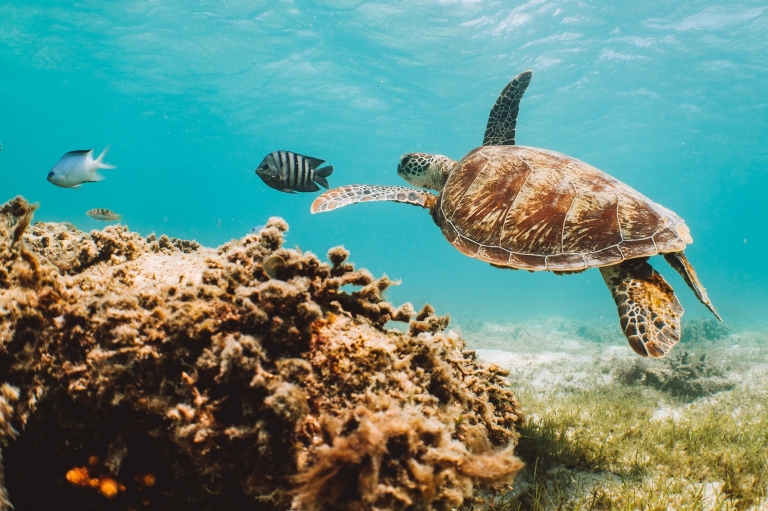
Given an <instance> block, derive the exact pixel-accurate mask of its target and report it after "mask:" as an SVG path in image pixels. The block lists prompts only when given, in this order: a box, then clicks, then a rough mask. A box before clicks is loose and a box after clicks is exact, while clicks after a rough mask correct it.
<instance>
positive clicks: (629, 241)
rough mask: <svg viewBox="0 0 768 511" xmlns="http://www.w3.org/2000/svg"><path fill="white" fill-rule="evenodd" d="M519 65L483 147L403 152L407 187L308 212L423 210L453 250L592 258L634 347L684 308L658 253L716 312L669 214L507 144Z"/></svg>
mask: <svg viewBox="0 0 768 511" xmlns="http://www.w3.org/2000/svg"><path fill="white" fill-rule="evenodd" d="M532 75H533V72H532V71H525V72H523V73H521V74H520V75H518V76H517V77H515V79H514V80H512V81H511V82H510V83H509V84H508V85H507V86H506V87H505V88H504V90H503V91H502V92H501V95H500V96H499V99H498V100H497V101H496V104H495V105H494V106H493V108H492V109H491V114H490V117H489V119H488V125H487V127H486V130H485V138H484V139H483V145H482V146H481V147H478V148H476V149H473V150H472V151H470V152H469V153H468V154H467V155H466V156H464V158H462V159H461V160H460V161H458V162H456V161H453V160H451V159H450V158H448V157H446V156H442V155H431V154H423V153H408V154H405V155H403V156H402V157H401V158H400V162H399V165H398V168H397V173H398V174H399V175H400V176H401V177H402V178H403V179H405V180H406V181H408V182H409V183H410V184H412V185H414V186H418V187H421V188H426V189H429V190H435V191H437V192H439V194H438V195H437V196H435V195H434V194H432V193H430V192H428V191H426V190H422V189H416V188H409V187H404V186H377V185H348V186H342V187H340V188H335V189H333V190H329V191H327V192H325V193H323V194H322V195H320V196H319V197H318V198H317V199H316V200H315V201H314V202H313V204H312V209H311V211H312V213H320V212H325V211H331V210H334V209H337V208H340V207H342V206H346V205H349V204H355V203H357V202H370V201H395V202H405V203H408V204H413V205H417V206H421V207H423V208H426V209H428V210H429V211H430V213H431V214H432V218H433V220H434V221H435V223H436V224H437V225H438V226H439V227H440V229H441V230H442V231H443V235H445V237H446V239H447V240H448V241H449V242H450V243H451V244H453V246H454V247H456V248H457V249H458V250H459V251H460V252H462V253H463V254H466V255H468V256H470V257H474V258H476V259H481V260H483V261H487V262H489V263H490V264H491V265H492V266H495V267H497V268H512V269H525V270H530V271H537V270H549V271H553V272H555V273H578V272H581V271H584V270H586V269H587V268H593V267H598V268H599V269H600V273H601V275H602V276H603V279H604V280H605V283H606V285H607V286H608V288H609V289H610V291H611V294H612V295H613V299H614V301H615V302H616V305H617V307H618V311H619V318H620V321H621V328H622V330H623V332H624V335H626V337H627V339H628V340H629V344H630V345H631V346H632V349H634V350H635V351H636V352H637V353H639V354H640V355H643V356H651V357H663V356H664V355H666V354H667V353H668V352H669V351H670V350H671V349H672V348H673V347H674V345H675V344H676V343H677V342H678V341H679V340H680V333H681V330H680V318H681V317H682V315H683V307H682V306H681V305H680V302H679V301H678V299H677V297H676V296H675V293H674V291H673V290H672V287H671V286H670V285H669V284H668V283H667V282H666V281H665V280H664V278H663V277H662V276H661V274H659V273H658V272H657V271H656V270H654V269H653V268H652V267H651V265H650V264H648V261H647V260H648V257H649V256H652V255H655V254H662V255H663V256H664V258H665V259H666V260H667V262H668V263H669V264H670V265H671V266H672V268H674V269H675V270H676V271H677V272H678V273H679V274H680V275H681V276H682V277H683V279H684V280H685V282H686V283H687V284H688V286H689V287H690V288H691V289H692V290H693V292H694V294H695V295H696V297H697V298H698V299H699V301H700V302H701V303H703V304H704V305H705V306H706V307H707V308H708V309H709V310H710V311H712V313H713V314H714V315H715V316H716V317H717V318H718V319H720V320H721V321H722V319H721V318H720V316H719V315H718V313H717V311H716V310H715V307H714V306H713V305H712V302H711V301H710V300H709V297H708V296H707V292H706V290H705V289H704V286H702V285H701V282H699V279H698V277H697V276H696V272H695V271H694V270H693V267H692V266H691V264H690V263H689V262H688V260H687V259H686V257H685V254H684V253H683V249H684V248H685V246H686V245H687V244H689V243H692V242H693V239H692V238H691V235H690V231H689V229H688V226H687V225H685V222H684V221H683V219H682V218H680V217H679V216H678V215H677V214H675V213H674V212H672V211H670V210H669V209H667V208H665V207H664V206H661V205H660V204H656V203H655V202H653V201H651V200H650V199H648V198H647V197H645V196H644V195H642V194H641V193H639V192H637V191H636V190H634V189H632V188H630V187H629V186H627V185H626V184H624V183H622V182H621V181H619V180H618V179H616V178H614V177H611V176H609V175H608V174H606V173H605V172H602V171H600V170H598V169H596V168H595V167H592V166H591V165H588V164H586V163H584V162H582V161H579V160H577V159H575V158H572V157H570V156H566V155H564V154H561V153H557V152H554V151H549V150H546V149H538V148H534V147H524V146H517V145H515V127H516V125H517V113H518V109H519V106H520V100H521V98H522V97H523V93H524V92H525V90H526V88H527V87H528V84H529V83H530V81H531V77H532Z"/></svg>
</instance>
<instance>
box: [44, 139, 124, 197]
mask: <svg viewBox="0 0 768 511" xmlns="http://www.w3.org/2000/svg"><path fill="white" fill-rule="evenodd" d="M107 151H109V146H107V147H106V148H104V150H103V151H102V152H101V154H100V155H99V157H98V158H96V159H95V160H94V159H93V149H87V150H83V151H70V152H68V153H67V154H65V155H64V156H62V157H61V159H60V160H59V161H58V162H57V163H56V165H54V166H53V168H52V169H51V171H50V172H49V173H48V181H50V182H51V183H53V184H55V185H56V186H61V187H63V188H77V187H78V186H80V185H81V184H83V183H95V182H96V181H102V180H103V179H104V176H102V175H101V174H99V173H98V172H96V171H97V170H99V169H114V168H115V166H114V165H109V164H107V163H104V157H105V156H106V155H107Z"/></svg>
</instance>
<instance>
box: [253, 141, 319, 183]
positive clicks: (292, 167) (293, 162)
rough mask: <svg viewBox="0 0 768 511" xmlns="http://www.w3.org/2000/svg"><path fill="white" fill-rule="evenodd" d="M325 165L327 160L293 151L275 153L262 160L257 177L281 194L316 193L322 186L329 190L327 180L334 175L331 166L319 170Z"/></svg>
mask: <svg viewBox="0 0 768 511" xmlns="http://www.w3.org/2000/svg"><path fill="white" fill-rule="evenodd" d="M323 163H325V160H321V159H319V158H313V157H311V156H304V155H303V154H298V153H293V152H291V151H274V152H271V153H269V154H268V155H267V156H265V157H264V159H263V160H261V163H259V166H258V167H256V175H258V176H259V177H260V178H261V180H262V181H264V183H265V184H266V185H267V186H269V187H270V188H274V189H275V190H280V191H281V192H285V193H296V192H316V191H318V190H319V189H320V186H322V187H324V188H328V181H327V180H326V178H327V177H328V176H330V175H331V174H332V173H333V167H332V166H331V165H329V166H327V167H323V168H318V167H320V165H322V164H323ZM318 184H319V185H320V186H317V185H318Z"/></svg>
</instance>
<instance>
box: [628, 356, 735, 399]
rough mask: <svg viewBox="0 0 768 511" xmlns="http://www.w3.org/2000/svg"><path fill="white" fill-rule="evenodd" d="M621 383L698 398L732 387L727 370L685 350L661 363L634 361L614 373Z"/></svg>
mask: <svg viewBox="0 0 768 511" xmlns="http://www.w3.org/2000/svg"><path fill="white" fill-rule="evenodd" d="M615 374H616V377H617V379H618V380H619V381H621V382H623V383H626V384H630V385H632V384H640V385H648V386H650V387H654V388H656V389H658V390H661V391H663V392H668V393H670V394H672V395H674V396H677V397H684V398H689V399H696V398H699V397H703V396H708V395H711V394H715V393H717V392H721V391H723V390H728V389H730V388H733V385H734V383H733V381H731V380H729V379H728V378H726V375H725V371H724V370H723V368H722V367H720V366H719V365H717V364H713V363H711V362H710V361H708V360H707V357H706V355H699V356H695V355H692V354H691V353H690V352H688V351H682V352H680V353H677V354H675V355H673V356H670V357H667V358H665V359H663V360H659V361H646V360H633V361H632V362H628V363H626V364H624V365H621V366H619V367H618V368H617V369H616V371H615Z"/></svg>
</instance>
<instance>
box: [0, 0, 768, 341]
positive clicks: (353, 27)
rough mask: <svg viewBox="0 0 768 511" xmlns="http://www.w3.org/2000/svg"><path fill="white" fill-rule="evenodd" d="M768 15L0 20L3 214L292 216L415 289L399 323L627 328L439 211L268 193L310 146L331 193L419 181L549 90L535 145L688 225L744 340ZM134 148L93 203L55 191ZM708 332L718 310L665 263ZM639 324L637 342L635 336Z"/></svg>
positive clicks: (170, 15)
mask: <svg viewBox="0 0 768 511" xmlns="http://www.w3.org/2000/svg"><path fill="white" fill-rule="evenodd" d="M766 34H768V4H766V3H765V2H756V1H755V2H753V1H746V2H745V1H740V2H720V3H718V2H714V1H697V2H685V3H683V2H678V3H676V4H674V5H673V4H672V3H670V2H662V1H658V0H653V1H647V2H634V1H633V2H629V1H623V2H611V3H610V4H609V3H607V2H574V1H549V0H532V1H529V2H527V3H523V2H503V1H464V2H458V1H433V2H430V1H399V2H388V3H375V2H362V1H357V0H340V1H332V0H323V1H319V2H302V1H290V0H286V1H275V2H256V1H253V2H239V1H228V0H225V1H216V2H202V1H194V2H190V1H188V0H185V1H181V0H156V1H152V2H137V1H124V0H115V1H110V2H95V1H86V2H67V3H64V2H50V1H48V2H44V1H34V0H24V1H19V0H10V1H8V0H7V1H5V2H3V3H2V4H0V93H1V97H2V103H1V104H0V142H1V143H2V146H3V148H2V151H1V152H0V178H1V179H0V200H2V201H5V200H6V199H8V198H10V197H12V196H14V195H17V194H23V195H24V196H26V197H27V198H28V199H30V200H33V201H39V202H40V203H41V208H40V210H39V211H38V213H37V216H36V219H37V220H45V221H68V222H72V223H74V224H75V225H76V226H78V227H79V228H81V229H92V228H99V227H101V226H103V224H99V223H97V222H96V221H94V220H92V219H90V218H88V217H87V216H85V211H86V210H88V209H91V208H95V207H103V208H109V209H112V210H114V211H116V212H119V213H121V214H123V216H124V220H125V223H127V225H129V226H130V228H131V229H134V230H137V231H139V232H141V233H143V234H148V233H150V232H152V231H154V232H156V233H158V234H159V233H167V234H169V235H171V236H177V237H183V238H195V239H197V240H198V241H200V242H202V243H204V244H207V245H218V244H220V243H223V242H225V241H227V240H229V239H230V238H233V237H240V236H242V235H244V234H246V233H247V232H248V231H249V229H250V228H251V227H253V226H254V225H257V224H263V223H264V221H265V220H266V218H268V217H269V216H273V215H279V216H282V217H284V218H285V219H286V220H288V222H289V223H290V225H291V231H290V233H289V237H288V241H289V245H292V246H299V247H300V248H302V249H304V250H311V251H313V252H316V253H318V254H321V255H324V254H325V252H326V250H327V249H328V248H329V247H331V246H335V245H338V244H343V245H344V246H346V247H347V248H348V249H349V250H351V252H352V260H353V261H354V262H356V263H357V264H358V265H359V266H364V267H367V268H369V269H370V270H371V271H373V272H374V273H376V274H381V273H387V274H388V275H389V276H390V277H393V278H397V279H402V281H403V283H402V285H401V286H400V287H398V288H395V289H394V290H392V291H391V292H390V298H391V299H392V300H393V301H395V302H402V301H406V300H408V301H413V302H414V303H415V304H416V305H417V307H418V306H420V305H421V303H423V302H425V301H428V302H430V303H432V304H433V305H435V306H436V307H437V309H438V311H439V312H441V313H443V312H450V313H451V314H453V315H454V316H457V317H459V318H473V319H479V320H491V321H501V320H515V319H520V318H527V317H533V316H542V317H543V316H554V315H557V316H562V317H573V318H580V319H594V320H596V321H599V320H602V321H607V322H616V310H615V307H614V305H613V301H612V299H611V297H610V294H609V293H608V291H607V290H606V288H605V285H604V284H603V282H602V279H601V278H600V276H599V273H598V272H597V270H590V271H588V272H585V273H583V274H580V275H573V276H567V277H557V276H554V275H552V274H549V273H535V274H531V273H528V272H522V271H519V272H511V271H501V270H497V269H494V268H491V267H490V266H489V265H487V264H484V263H482V262H479V261H476V260H472V259H470V258H467V257H465V256H463V255H461V254H460V253H459V252H458V251H456V250H455V249H454V248H453V247H451V245H449V244H448V243H447V242H446V241H445V240H444V239H443V237H442V235H441V233H440V231H439V229H438V228H437V227H435V226H434V224H433V223H432V220H431V219H430V218H429V215H428V214H427V213H426V212H425V211H424V210H422V209H419V208H413V207H409V206H405V205H401V204H394V203H377V204H364V205H358V206H355V207H350V208H345V209H342V210H339V211H337V212H334V213H330V214H324V215H315V216H312V215H310V214H309V205H310V204H311V202H312V200H313V199H314V197H315V194H302V195H287V194H283V193H280V192H277V191H275V190H272V189H270V188H267V187H266V186H265V185H264V184H263V183H262V182H261V180H260V179H259V178H258V177H257V176H256V175H255V174H254V168H255V166H256V165H257V164H258V163H259V162H260V161H261V159H262V158H263V157H264V155H265V154H267V153H268V152H270V151H273V150H276V149H287V150H292V151H297V152H300V153H303V154H307V155H311V156H315V157H320V158H323V159H325V160H327V161H328V162H329V163H330V164H332V165H334V167H335V168H336V171H335V172H334V174H333V175H332V176H331V177H330V179H329V181H330V183H331V186H340V185H342V184H349V183H371V184H401V181H400V179H399V178H398V177H397V175H396V173H395V169H396V165H397V161H398V158H399V156H400V155H401V154H403V153H405V152H410V151H424V152H433V153H441V154H445V155H448V156H450V157H452V158H454V159H459V158H460V157H461V156H463V155H464V154H465V153H466V152H467V151H469V150H470V149H472V148H474V147H476V146H478V145H480V143H481V141H482V137H483V132H484V129H485V124H486V120H487V116H488V112H489V110H490V108H491V106H492V105H493V103H494V101H495V99H496V97H497V95H498V93H499V92H500V91H501V89H502V88H503V87H504V85H505V84H506V83H507V82H508V81H509V80H510V79H511V78H512V77H514V76H515V75H516V74H518V73H519V72H520V71H523V70H525V69H533V70H534V77H533V81H532V83H531V85H530V87H529V88H528V92H527V93H526V96H525V98H524V100H523V102H522V105H521V109H520V116H519V122H518V131H517V141H518V143H519V144H521V145H529V146H537V147H544V148H548V149H552V150H556V151H560V152H564V153H567V154H569V155H571V156H574V157H576V158H579V159H582V160H584V161H586V162H588V163H590V164H592V165H595V166H596V167H598V168H600V169H602V170H604V171H606V172H608V173H610V174H612V175H614V176H616V177H617V178H619V179H621V180H623V181H625V182H626V183H628V184H629V185H630V186H633V187H634V188H636V189H637V190H639V191H640V192H642V193H644V194H645V195H647V196H649V197H650V198H651V199H653V200H654V201H656V202H659V203H661V204H663V205H665V206H667V207H668V208H670V209H672V210H674V211H676V212H677V213H678V214H680V215H681V216H682V217H683V218H685V220H686V221H687V223H688V225H689V226H690V228H691V231H692V234H693V237H694V240H695V243H694V244H693V245H692V246H690V247H689V249H688V250H687V254H688V256H689V258H690V260H691V261H692V263H693V264H694V265H695V267H696V268H697V270H698V273H699V276H700V278H701V279H702V281H703V283H704V284H705V285H706V286H707V288H708V290H709V293H710V297H711V298H712V300H713V301H714V303H715V305H716V306H717V307H718V308H719V310H720V312H721V314H722V316H723V317H724V318H725V319H726V321H729V322H732V323H742V324H748V323H756V322H765V319H764V318H766V317H768V316H766V313H765V311H766V309H768V257H766V254H768V238H767V237H766V235H765V229H766V225H768V205H767V203H768V200H767V199H768V191H767V189H768V144H766V140H767V139H768V92H766V91H768V37H766ZM107 144H111V145H112V148H111V151H110V153H109V155H108V157H107V161H108V162H109V163H112V164H114V165H117V167H118V168H117V169H116V170H107V171H104V174H105V175H106V177H107V179H106V180H105V181H103V182H100V183H95V184H88V185H84V186H82V187H81V188H79V189H74V190H72V189H63V188H57V187H55V186H53V185H52V184H50V183H48V182H47V181H46V174H47V172H48V171H49V170H50V168H51V167H52V166H53V164H54V163H56V161H58V159H59V158H60V157H61V155H62V154H64V153H65V152H67V151H71V150H73V149H87V148H91V147H93V148H94V149H95V152H96V153H97V154H98V152H100V151H101V150H102V149H103V147H104V146H106V145H107ZM652 262H653V264H654V265H655V266H656V267H657V268H658V269H659V270H660V271H661V272H662V273H663V274H664V275H665V276H666V277H667V278H668V280H669V281H670V283H671V284H672V285H673V286H674V287H675V288H676V290H677V292H678V296H679V297H680V300H681V302H682V303H683V305H684V306H685V308H686V318H695V317H699V316H704V315H706V314H708V313H707V311H706V310H705V309H704V307H703V306H701V305H700V304H699V303H698V302H697V301H696V300H695V298H694V297H693V294H692V293H691V292H690V291H689V290H688V289H687V287H686V286H685V284H684V283H683V282H682V280H681V279H680V278H679V277H678V276H677V275H676V274H675V273H674V272H673V271H672V270H671V269H670V268H669V267H668V266H666V264H665V263H664V261H663V260H659V259H658V258H656V259H654V260H653V261H652ZM616 324H617V333H618V332H619V329H618V322H616Z"/></svg>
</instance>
